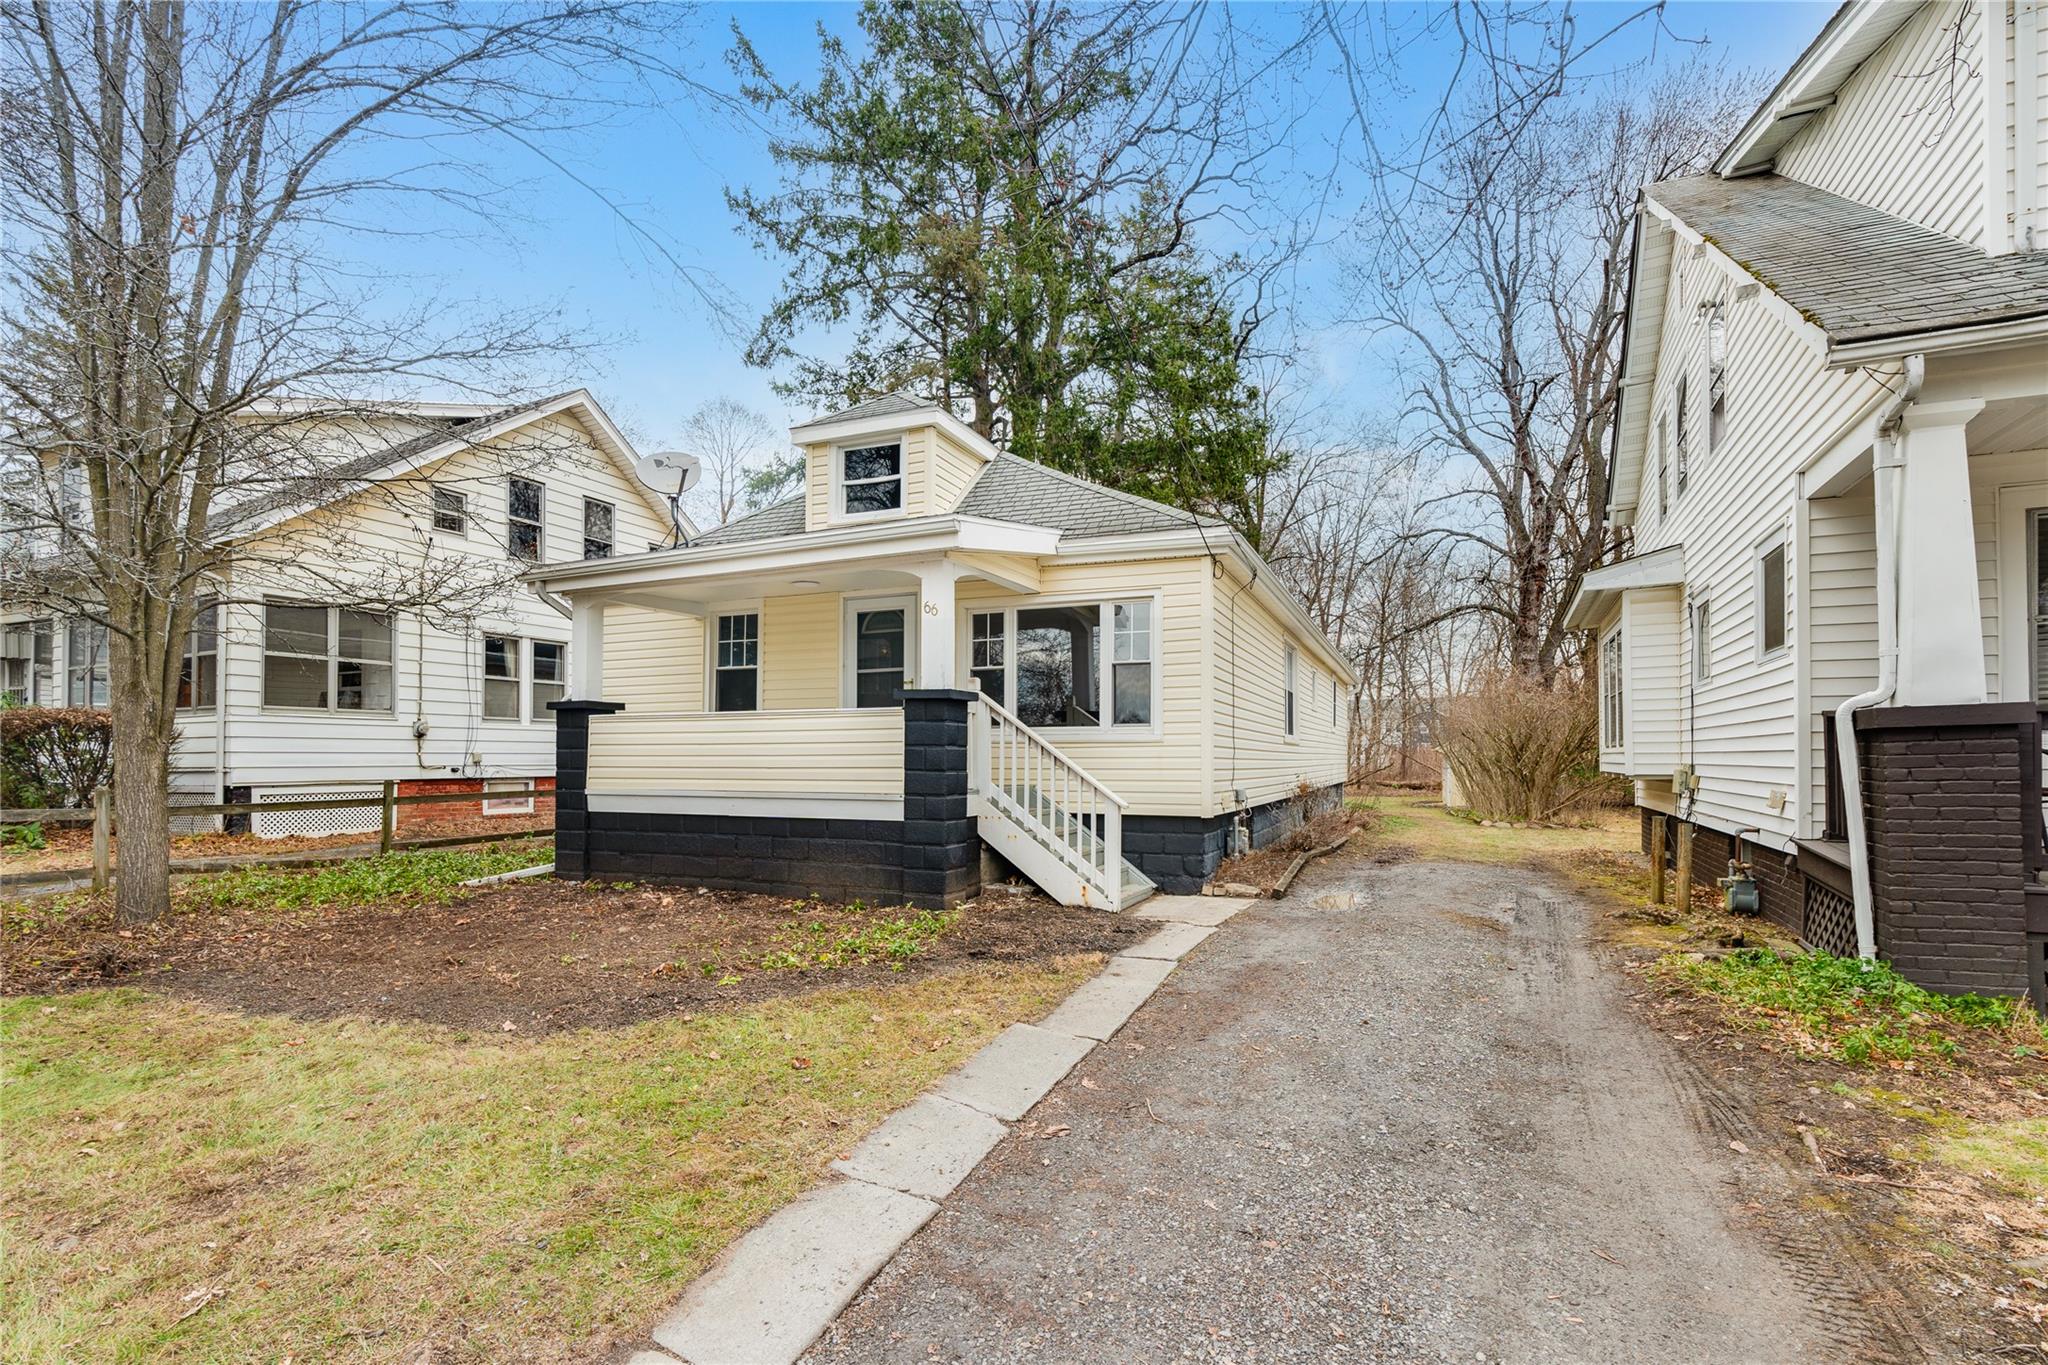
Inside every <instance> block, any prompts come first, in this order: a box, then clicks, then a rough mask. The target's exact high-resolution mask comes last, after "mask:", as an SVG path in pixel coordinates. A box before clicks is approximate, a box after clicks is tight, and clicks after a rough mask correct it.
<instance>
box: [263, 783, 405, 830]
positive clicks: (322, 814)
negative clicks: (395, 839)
mask: <svg viewBox="0 0 2048 1365" xmlns="http://www.w3.org/2000/svg"><path fill="white" fill-rule="evenodd" d="M383 794H384V791H383V788H381V787H327V788H323V789H320V790H317V791H314V790H308V789H306V788H304V787H300V788H296V789H274V790H270V791H257V792H253V793H251V797H252V799H253V800H255V801H256V802H257V804H259V805H261V804H263V803H264V802H268V801H326V800H334V801H349V800H357V799H360V798H364V797H368V798H371V799H374V798H376V797H379V796H382V795H383ZM249 823H250V827H251V828H252V829H253V830H254V831H255V832H256V837H257V838H259V839H291V838H296V837H300V836H306V835H321V834H375V833H376V832H377V831H378V830H379V829H381V828H383V825H384V812H383V811H382V810H381V809H379V808H378V807H376V806H356V807H345V808H343V809H341V810H280V811H257V812H256V814H255V815H253V816H252V817H250V822H249Z"/></svg>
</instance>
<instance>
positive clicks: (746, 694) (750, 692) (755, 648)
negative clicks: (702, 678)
mask: <svg viewBox="0 0 2048 1365" xmlns="http://www.w3.org/2000/svg"><path fill="white" fill-rule="evenodd" d="M712 664H713V669H712V672H713V675H714V680H713V683H712V694H711V704H712V709H713V710H716V711H758V710H760V709H761V617H760V614H759V613H758V612H751V611H747V612H733V613H731V614H729V615H724V616H720V617H719V618H718V652H717V656H716V657H715V658H714V659H713V660H712Z"/></svg>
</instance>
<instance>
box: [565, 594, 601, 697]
mask: <svg viewBox="0 0 2048 1365" xmlns="http://www.w3.org/2000/svg"><path fill="white" fill-rule="evenodd" d="M569 695H570V696H571V697H574V698H576V699H577V700H578V701H598V700H601V699H602V698H603V696H604V601H603V599H601V598H599V599H592V598H588V597H578V598H576V599H574V600H573V601H572V602H571V603H570V604H569Z"/></svg>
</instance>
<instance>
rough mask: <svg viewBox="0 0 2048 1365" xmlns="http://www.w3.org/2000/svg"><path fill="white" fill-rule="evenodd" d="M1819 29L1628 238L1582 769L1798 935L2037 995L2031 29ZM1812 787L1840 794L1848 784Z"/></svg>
mask: <svg viewBox="0 0 2048 1365" xmlns="http://www.w3.org/2000/svg"><path fill="white" fill-rule="evenodd" d="M2042 10H2043V7H2042V6H2041V5H2039V4H2038V3H2034V0H1988V3H1967V4H1964V3H1868V2H1867V0H1858V2H1857V3H1851V4H1847V5H1844V6H1842V8H1841V9H1840V10H1839V11H1838V12H1837V13H1836V14H1835V15H1834V17H1833V18H1832V19H1830V20H1829V21H1828V23H1827V26H1826V27H1825V28H1824V29H1823V30H1822V32H1821V33H1820V35H1819V36H1818V37H1817V38H1816V39H1815V40H1814V42H1813V44H1812V45H1811V46H1810V47H1809V48H1808V49H1807V50H1806V52H1805V53H1804V54H1803V55H1802V56H1801V57H1800V58H1799V60H1798V62H1797V63H1796V64H1794V66H1793V67H1792V69H1791V70H1790V71H1789V72H1788V73H1787V74H1786V75H1785V77H1784V79H1783V80H1782V81H1780V82H1779V84H1778V86H1777V88H1776V89H1775V90H1773V91H1772V93H1771V95H1770V97H1769V99H1767V100H1766V101H1765V102H1764V104H1763V106H1762V107H1761V108H1759V109H1758V110H1757V111H1756V113H1755V114H1754V115H1753V116H1752V117H1751V119H1750V120H1749V122H1748V123H1747V125H1746V126H1745V127H1744V128H1743V129H1742V131H1741V133H1740V135H1739V136H1737V138H1736V139H1735V141H1734V142H1733V143H1732V144H1731V145H1730V146H1729V147H1728V148H1727V150H1726V151H1725V152H1723V153H1722V155H1721V156H1720V158H1719V160H1718V161H1717V162H1716V163H1715V164H1714V166H1713V169H1712V171H1711V173H1709V174H1705V175H1700V176H1695V177H1690V178H1687V179H1681V180H1673V181H1668V182H1665V183H1662V184H1656V185H1651V186H1648V187H1647V188H1646V189H1645V190H1644V191H1643V194H1642V198H1641V202H1640V206H1639V209H1638V214H1637V220H1636V241H1635V260H1634V275H1633V281H1632V293H1631V298H1630V303H1629V314H1628V323H1627V331H1626V343H1625V344H1626V355H1625V360H1624V366H1623V379H1622V383H1623V396H1622V399H1621V410H1620V415H1619V419H1618V430H1617V432H1616V440H1615V450H1614V459H1613V468H1612V473H1611V481H1610V485H1609V488H1608V495H1607V511H1608V516H1609V518H1610V520H1611V521H1612V522H1613V523H1614V524H1615V525H1617V526H1621V527H1626V528H1628V530H1629V532H1630V534H1631V536H1632V537H1633V541H1634V553H1633V555H1632V557H1631V558H1629V559H1627V560H1626V561H1624V562H1622V563H1619V564H1615V565H1612V566H1609V567H1607V568H1603V569H1600V570H1598V571H1596V572H1594V573H1592V574H1590V575H1589V576H1588V577H1587V579H1586V582H1585V586H1584V588H1583V589H1582V591H1581V592H1580V594H1579V597H1578V599H1577V601H1576V602H1575V603H1574V604H1573V608H1572V617H1571V620H1572V623H1573V624H1574V625H1577V626H1580V627H1583V628H1586V629H1589V630H1593V631H1596V632H1598V640H1599V660H1600V686H1601V713H1602V724H1601V764H1602V767H1604V768H1605V769H1607V770H1608V771H1610V772H1617V773H1624V774H1627V775H1628V776H1630V777H1633V778H1635V779H1636V791H1637V799H1638V801H1639V803H1640V804H1641V806H1642V808H1643V811H1644V818H1645V831H1646V842H1647V832H1648V828H1649V821H1651V820H1653V819H1663V820H1668V821H1670V822H1671V823H1672V825H1673V827H1674V832H1675V829H1676V826H1677V825H1678V823H1680V822H1686V823H1689V824H1690V825H1691V826H1692V828H1693V830H1694V831H1695V833H1696V835H1697V839H1698V844H1697V847H1698V848H1699V850H1700V856H1699V857H1698V860H1697V861H1696V864H1695V868H1696V875H1699V876H1701V877H1703V878H1713V877H1718V876H1721V875H1722V874H1723V872H1724V871H1725V868H1724V866H1723V861H1724V860H1725V859H1726V858H1727V857H1728V855H1729V851H1730V843H1731V840H1732V839H1734V838H1736V837H1737V836H1739V837H1740V838H1741V839H1742V840H1743V842H1744V844H1745V846H1746V847H1747V848H1748V849H1750V850H1752V851H1753V852H1754V853H1755V873H1756V878H1757V881H1758V883H1759V886H1760V888H1761V891H1762V899H1763V906H1764V910H1765V912H1766V913H1767V914H1769V915H1770V916H1771V917H1772V918H1774V919H1777V920H1779V921H1781V922H1782V923H1784V924H1786V925H1788V926H1790V927H1791V928H1793V929H1794V930H1796V931H1797V932H1798V933H1799V934H1800V935H1801V936H1802V937H1803V938H1804V939H1805V940H1806V941H1808V942H1809V943H1811V944H1813V945H1815V946H1818V947H1823V948H1827V949H1830V950H1832V951H1835V952H1838V953H1848V954H1854V953H1858V952H1861V953H1863V954H1865V955H1871V954H1876V955H1881V956H1883V957H1886V958H1888V959H1890V960H1891V961H1892V962H1894V963H1895V964H1896V965H1898V966H1899V967H1900V969H1901V970H1903V971H1905V972H1906V973H1907V974H1908V975H1910V976H1913V977H1914V978H1916V979H1918V980H1920V981H1922V982H1924V983H1926V984H1929V985H1931V986H1936V987H1941V988H1944V989H1974V990H1985V991H2004V992H2017V991H2020V990H2023V989H2026V988H2028V986H2029V985H2031V987H2032V989H2033V990H2034V991H2035V992H2036V994H2037V998H2039V999H2042V1000H2043V1001H2044V1002H2048V987H2044V982H2043V953H2044V944H2048V886H2043V885H2042V884H2041V880H2040V875H2039V874H2040V873H2041V871H2042V869H2043V868H2044V867H2048V851H2044V848H2043V843H2042V821H2041V804H2040V764H2041V748H2040V744H2041V741H2040V735H2041V725H2040V712H2039V710H2038V708H2039V707H2040V706H2041V704H2042V703H2043V701H2044V699H2048V16H2044V14H2043V12H2042ZM1843 774H1847V775H1848V776H1847V779H1846V781H1845V780H1844V778H1843Z"/></svg>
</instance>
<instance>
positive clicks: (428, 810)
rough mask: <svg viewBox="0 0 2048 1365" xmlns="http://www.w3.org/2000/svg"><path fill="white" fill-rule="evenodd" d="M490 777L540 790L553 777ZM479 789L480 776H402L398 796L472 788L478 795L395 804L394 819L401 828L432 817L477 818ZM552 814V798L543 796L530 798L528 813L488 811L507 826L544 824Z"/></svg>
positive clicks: (552, 782)
mask: <svg viewBox="0 0 2048 1365" xmlns="http://www.w3.org/2000/svg"><path fill="white" fill-rule="evenodd" d="M493 780H494V781H517V782H523V783H526V784H528V785H531V786H536V787H539V788H541V789H542V790H544V791H552V790H553V789H554V785H555V779H554V778H552V777H518V778H511V777H506V778H496V779H493ZM483 789H484V784H483V780H482V779H481V778H475V777H429V778H405V779H402V780H401V781H400V782H399V784H398V794H399V795H400V796H426V795H429V794H433V795H440V794H442V793H447V792H476V793H478V797H477V799H476V800H474V801H434V802H430V803H427V804H424V805H417V806H400V807H399V808H398V823H399V825H400V827H401V828H404V827H408V826H413V825H431V824H433V823H435V822H436V821H444V820H472V819H478V818H481V817H482V816H483V815H484V808H483V796H482V792H483ZM554 816H555V803H554V800H553V798H551V797H546V796H537V797H535V798H534V801H533V810H532V812H531V813H526V812H519V813H513V812H509V811H506V812H500V811H492V812H491V814H490V818H492V819H494V820H503V821H504V822H505V823H506V824H507V825H508V826H518V825H528V824H546V823H548V822H550V821H552V820H553V819H554Z"/></svg>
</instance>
